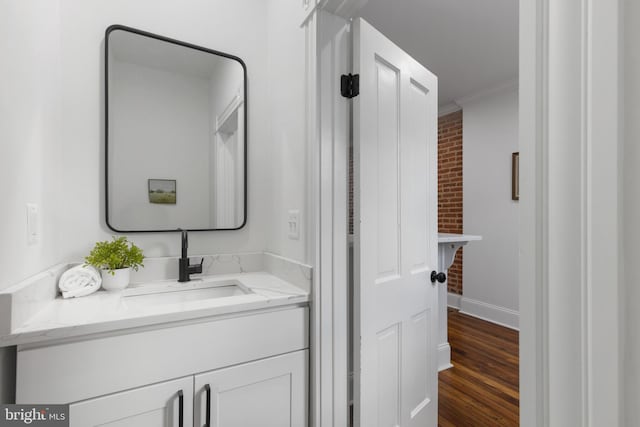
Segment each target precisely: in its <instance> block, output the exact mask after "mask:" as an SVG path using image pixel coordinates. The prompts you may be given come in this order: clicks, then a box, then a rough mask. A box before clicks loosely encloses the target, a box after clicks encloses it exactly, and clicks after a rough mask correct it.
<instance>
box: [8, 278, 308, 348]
mask: <svg viewBox="0 0 640 427" xmlns="http://www.w3.org/2000/svg"><path fill="white" fill-rule="evenodd" d="M209 277H210V278H215V280H216V281H225V280H227V281H237V282H240V283H241V284H242V285H244V286H245V287H246V288H248V289H249V290H250V291H251V292H250V293H247V294H244V295H234V296H229V297H223V298H209V299H200V300H194V301H187V302H175V303H164V304H156V305H145V304H140V303H137V302H134V300H135V299H136V298H139V297H132V296H125V295H127V292H126V291H125V292H106V291H103V290H100V291H98V292H96V293H94V294H92V295H89V296H86V297H81V298H71V299H62V298H61V297H59V296H58V297H57V298H55V299H53V300H50V301H48V302H47V303H46V304H43V305H42V307H41V308H40V309H39V310H38V311H37V312H36V313H35V314H34V315H32V316H31V317H29V318H28V319H25V321H24V322H21V324H20V325H16V327H15V328H13V329H11V330H10V331H9V333H8V334H7V333H5V334H3V335H2V336H0V347H4V346H10V345H21V344H30V343H39V342H44V341H51V340H59V339H63V338H69V337H77V336H85V335H91V334H98V333H104V332H113V331H121V330H125V329H130V328H138V327H144V326H151V325H158V324H163V323H167V322H179V321H186V320H192V319H197V318H203V317H210V316H219V315H232V314H234V313H241V312H247V311H253V310H262V309H268V308H272V307H279V306H285V305H294V304H302V303H306V302H308V301H309V292H308V290H305V289H302V288H301V287H299V286H296V285H294V284H292V283H290V282H288V281H285V280H283V279H281V278H279V277H277V276H275V275H274V274H270V273H267V272H246V273H233V274H219V275H215V276H209ZM206 278H207V277H206V276H205V277H203V278H202V279H206ZM167 282H170V281H167ZM194 283H198V281H194V282H193V283H191V282H189V283H186V284H176V285H175V286H174V285H171V286H174V287H178V286H180V285H184V286H185V288H186V289H189V287H190V286H191V287H193V286H194ZM200 283H201V282H200ZM158 284H160V285H162V284H163V283H162V281H157V282H155V283H154V284H150V285H148V286H153V285H158ZM132 286H135V287H136V288H138V287H139V286H141V285H132ZM144 286H147V285H144ZM128 289H131V288H128ZM187 292H188V291H187Z"/></svg>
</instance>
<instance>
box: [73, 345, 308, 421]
mask: <svg viewBox="0 0 640 427" xmlns="http://www.w3.org/2000/svg"><path fill="white" fill-rule="evenodd" d="M307 360H308V351H307V350H302V351H297V352H294V353H289V354H284V355H280V356H276V357H271V358H267V359H263V360H258V361H255V362H249V363H243V364H241V365H238V366H233V367H230V368H226V369H218V370H215V371H211V372H207V373H204V374H199V375H195V376H189V377H186V378H180V379H177V380H172V381H165V382H162V383H159V384H153V385H149V386H144V387H139V388H136V389H133V390H127V391H123V392H119V393H114V394H111V395H108V396H102V397H98V398H95V399H89V400H85V401H82V402H78V403H73V404H71V405H70V407H69V419H70V427H97V426H109V427H174V426H175V427H184V426H192V425H193V426H198V427H199V426H208V427H252V426H254V427H301V426H304V425H306V423H307V421H306V420H307V392H306V390H307V387H308V381H307V378H308V375H307V370H308V368H307V366H308V363H307ZM194 390H195V399H194ZM194 407H195V408H196V412H195V413H194V410H193V409H194Z"/></svg>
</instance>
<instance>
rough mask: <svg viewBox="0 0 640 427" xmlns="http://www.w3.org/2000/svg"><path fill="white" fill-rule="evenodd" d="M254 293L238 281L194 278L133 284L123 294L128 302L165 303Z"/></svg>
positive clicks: (144, 303)
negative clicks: (179, 281)
mask: <svg viewBox="0 0 640 427" xmlns="http://www.w3.org/2000/svg"><path fill="white" fill-rule="evenodd" d="M250 293H252V292H251V290H249V289H248V288H247V287H246V286H244V285H243V284H241V283H240V282H238V281H235V280H234V281H215V280H202V279H194V280H192V281H190V282H187V283H178V282H161V283H156V284H148V285H139V286H133V287H130V288H128V289H126V290H125V291H124V293H123V296H124V297H126V302H127V304H129V303H131V304H141V305H165V304H180V303H185V302H192V301H202V300H208V299H214V298H228V297H233V296H238V295H247V294H250Z"/></svg>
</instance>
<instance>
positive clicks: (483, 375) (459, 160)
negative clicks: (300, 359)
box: [349, 0, 519, 425]
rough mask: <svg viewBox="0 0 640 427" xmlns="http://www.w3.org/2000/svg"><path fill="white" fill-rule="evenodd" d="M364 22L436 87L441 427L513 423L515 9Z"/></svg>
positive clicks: (379, 14) (367, 15)
mask: <svg viewBox="0 0 640 427" xmlns="http://www.w3.org/2000/svg"><path fill="white" fill-rule="evenodd" d="M360 16H362V17H363V18H364V19H365V20H367V21H368V22H369V23H371V24H372V25H373V26H374V27H375V28H376V29H377V30H379V31H380V32H381V33H383V34H384V35H385V36H387V37H388V38H389V39H390V40H391V41H393V42H394V43H395V44H396V45H398V46H399V47H400V48H401V49H403V50H404V51H406V52H407V53H409V54H410V55H411V56H412V57H414V58H415V59H417V60H418V61H419V62H420V63H421V64H422V65H424V66H425V67H427V68H428V69H429V70H431V71H432V72H434V73H435V74H436V75H437V76H438V80H439V81H438V87H439V99H438V105H439V108H438V110H439V111H438V211H439V212H438V232H439V233H440V235H439V246H440V248H439V255H438V258H439V260H438V261H439V266H438V268H439V270H441V271H442V272H445V273H446V278H447V280H446V281H445V282H444V283H441V284H438V307H437V309H438V312H439V316H438V317H439V319H438V320H439V331H438V350H439V351H438V365H439V370H440V374H439V408H438V412H439V415H440V421H439V422H440V425H459V424H464V423H465V422H469V420H472V421H473V422H474V424H473V425H518V424H519V392H518V368H519V366H518V358H519V350H518V327H519V325H518V320H519V313H518V311H519V310H518V309H519V307H518V204H519V201H518V196H519V194H518V188H517V184H518V163H517V159H518V152H519V149H518V87H517V81H518V4H517V2H514V3H509V4H505V2H500V1H491V2H483V3H482V5H478V4H477V2H472V1H463V2H457V3H456V4H455V5H454V4H452V2H447V1H444V0H434V1H430V2H419V1H409V2H402V3H401V4H398V3H390V2H386V1H384V0H369V2H368V3H367V4H366V5H365V7H364V8H363V9H362V10H361V11H360ZM349 152H350V156H349V158H350V165H349V172H350V174H349V175H350V181H349V185H350V186H349V202H350V203H349V218H350V224H349V230H350V233H351V234H350V240H349V242H350V243H349V266H350V267H349V284H350V286H349V290H350V292H349V298H350V300H349V307H353V301H354V300H353V298H354V295H353V283H354V276H353V265H354V260H353V256H354V255H353V234H352V233H353V222H352V221H353V215H354V206H353V203H354V188H353V179H352V176H353V171H354V165H353V147H351V148H350V151H349ZM356 167H357V166H356ZM476 240H477V241H476ZM463 246H464V248H462V247H463ZM349 319H350V322H352V323H351V325H353V321H354V319H353V312H352V311H351V312H350V317H349ZM349 331H350V334H351V333H352V332H353V328H352V327H350V328H349ZM353 342H354V337H353V336H352V335H351V336H350V337H349V344H350V347H349V354H350V355H352V354H353V351H354V349H353V346H352V344H353ZM349 359H350V361H349V373H350V378H349V397H350V403H351V404H353V401H352V398H353V393H354V391H353V369H354V366H353V360H352V359H353V358H352V357H350V358H349ZM465 420H466V421H465Z"/></svg>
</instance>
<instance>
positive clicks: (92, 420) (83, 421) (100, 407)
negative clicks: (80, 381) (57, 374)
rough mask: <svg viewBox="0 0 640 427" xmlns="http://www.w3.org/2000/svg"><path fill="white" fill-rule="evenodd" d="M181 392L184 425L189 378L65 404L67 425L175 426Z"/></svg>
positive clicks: (189, 411)
mask: <svg viewBox="0 0 640 427" xmlns="http://www.w3.org/2000/svg"><path fill="white" fill-rule="evenodd" d="M178 391H182V396H183V397H182V401H183V405H184V406H183V420H184V424H183V425H184V426H189V425H191V423H192V420H193V377H186V378H180V379H177V380H173V381H166V382H162V383H159V384H154V385H150V386H145V387H140V388H136V389H133V390H128V391H124V392H121V393H114V394H111V395H108V396H103V397H98V398H96V399H90V400H86V401H84V402H79V403H74V404H71V405H70V406H69V421H70V424H69V425H70V426H71V427H97V426H109V427H178V426H179V425H180V422H179V412H180V410H179V402H180V399H179V396H178Z"/></svg>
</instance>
